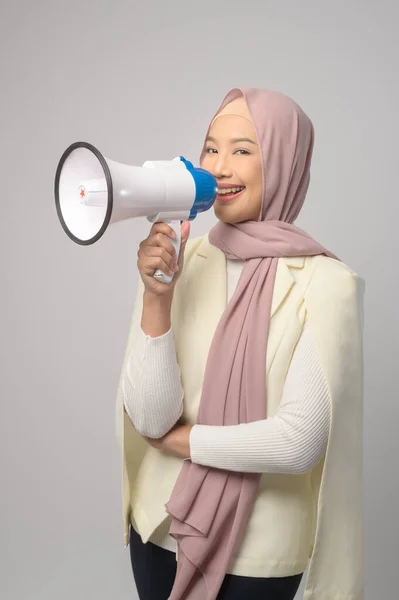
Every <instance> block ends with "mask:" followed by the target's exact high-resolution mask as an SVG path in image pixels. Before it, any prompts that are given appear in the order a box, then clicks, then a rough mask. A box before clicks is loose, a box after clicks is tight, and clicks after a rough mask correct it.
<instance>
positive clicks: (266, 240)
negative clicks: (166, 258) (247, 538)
mask: <svg viewBox="0 0 399 600" xmlns="http://www.w3.org/2000/svg"><path fill="white" fill-rule="evenodd" d="M238 98H242V99H243V100H244V101H245V105H246V106H244V107H243V104H242V101H241V103H240V102H233V101H235V100H236V99H238ZM230 103H231V104H230ZM229 104H230V107H228V105H229ZM225 107H226V108H225ZM223 109H225V110H224V112H223V114H240V115H241V116H245V117H246V118H248V115H249V117H250V119H251V121H252V122H253V125H254V128H255V133H256V137H257V142H258V145H259V148H260V151H261V162H262V185H263V187H262V204H261V210H260V213H259V216H258V220H257V221H244V222H241V223H234V224H230V223H223V222H221V221H219V222H218V223H217V224H216V225H215V226H214V227H212V229H211V230H210V232H209V241H210V243H211V244H212V245H214V246H216V247H217V248H219V249H220V250H222V251H223V252H224V254H225V255H226V257H227V258H231V259H243V260H245V261H246V262H245V264H244V268H243V270H242V273H241V277H240V280H239V282H238V285H237V288H236V290H235V292H234V294H233V296H232V298H231V300H230V302H229V303H228V304H227V306H226V309H225V311H224V313H223V315H222V317H221V319H220V321H219V323H218V326H217V328H216V331H215V333H214V336H213V339H212V343H211V346H210V349H209V354H208V358H207V363H206V368H205V375H204V383H203V388H202V394H201V400H200V406H199V411H198V419H197V422H198V423H199V424H205V425H237V424H239V423H249V422H252V421H259V420H262V419H265V418H266V415H267V410H266V408H267V393H265V390H266V385H265V381H266V350H267V340H268V333H269V321H270V311H271V305H272V296H273V289H274V281H275V276H276V270H277V262H278V259H279V257H288V256H314V255H317V254H325V255H326V256H330V257H332V258H337V257H336V256H335V255H334V254H333V253H331V252H329V251H328V250H327V249H325V248H324V247H323V246H321V245H320V244H319V243H318V242H317V241H315V240H314V239H313V238H312V237H311V236H310V235H308V234H307V233H306V232H304V231H302V230H301V229H299V228H298V227H296V226H295V225H293V221H294V220H295V219H296V217H297V216H298V214H299V212H300V210H301V208H302V205H303V203H304V200H305V196H306V192H307V190H308V187H309V182H310V163H311V158H312V152H313V144H314V129H313V125H312V122H311V121H310V119H309V118H308V116H307V115H306V114H305V113H304V112H303V110H302V109H301V108H300V107H299V106H298V105H297V104H296V103H295V102H294V101H293V100H291V99H290V98H288V97H287V96H285V95H284V94H282V93H279V92H274V91H268V90H261V89H257V88H244V89H241V88H234V89H232V90H231V91H230V92H229V93H228V94H227V95H226V96H225V98H224V100H223V102H222V104H221V106H220V108H219V109H218V111H217V112H216V115H215V117H214V119H215V118H217V117H218V116H221V115H222V112H221V111H222V110H223ZM246 110H247V111H248V112H247V113H246V112H245V111H246ZM229 111H231V112H229ZM212 123H213V121H212V122H211V125H212ZM211 125H210V126H209V128H208V131H207V134H206V137H207V136H208V134H209V130H210V127H211ZM206 137H205V140H206ZM204 146H205V143H204ZM203 156H204V147H203V149H202V153H201V158H202V157H203ZM266 392H267V390H266ZM260 478H261V473H242V472H235V471H234V472H233V471H227V470H222V469H214V468H211V467H207V466H204V465H198V464H195V463H192V462H191V460H185V461H183V465H182V469H181V471H180V473H179V476H178V477H177V480H176V483H175V486H174V488H173V491H172V494H171V497H170V499H169V501H168V503H167V504H166V505H165V506H166V510H167V512H168V513H169V514H171V515H172V522H171V526H170V530H169V533H170V535H171V536H172V537H173V538H174V539H175V540H176V542H177V544H178V561H177V571H176V577H175V581H174V585H173V589H172V592H171V595H170V596H169V600H215V599H216V598H217V595H218V591H219V590H220V587H221V584H222V582H223V579H224V577H225V574H226V571H227V569H228V567H229V564H230V559H231V557H232V555H233V553H234V552H235V550H236V549H237V548H238V547H239V544H240V542H241V540H242V538H243V535H244V533H245V528H246V525H247V523H248V519H249V517H250V514H251V509H252V507H253V503H254V501H255V498H256V494H257V490H258V486H259V482H260ZM266 535H267V532H266Z"/></svg>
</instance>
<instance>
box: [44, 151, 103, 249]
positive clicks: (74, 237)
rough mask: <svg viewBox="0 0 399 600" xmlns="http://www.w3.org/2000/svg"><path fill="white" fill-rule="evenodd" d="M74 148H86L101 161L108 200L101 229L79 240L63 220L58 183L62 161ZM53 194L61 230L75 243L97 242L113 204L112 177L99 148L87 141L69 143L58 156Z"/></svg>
mask: <svg viewBox="0 0 399 600" xmlns="http://www.w3.org/2000/svg"><path fill="white" fill-rule="evenodd" d="M76 148H87V150H90V151H91V152H93V154H95V155H96V157H97V158H98V160H99V161H100V163H101V166H102V168H103V171H104V175H105V179H106V181H107V189H108V202H107V212H106V215H105V218H104V223H103V224H102V226H101V229H100V230H99V231H98V233H96V235H95V236H93V237H92V238H90V239H89V240H81V239H80V238H78V237H76V235H73V233H72V232H71V231H70V229H69V228H68V226H67V224H66V223H65V221H64V217H63V216H62V212H61V207H60V195H59V183H60V177H61V171H62V167H63V165H64V162H65V161H66V159H67V158H68V156H69V155H70V154H71V152H73V151H74V150H76ZM54 195H55V206H56V209H57V215H58V218H59V220H60V223H61V225H62V228H63V230H64V231H65V233H66V234H67V235H68V236H69V237H70V238H71V240H73V241H74V242H76V243H77V244H80V245H81V246H89V245H90V244H94V243H95V242H97V241H98V240H99V239H100V237H102V236H103V235H104V233H105V230H106V229H107V227H108V225H109V222H110V220H111V215H112V206H113V200H112V198H113V192H112V177H111V173H110V170H109V167H108V165H107V161H106V160H105V158H104V157H103V155H102V154H101V152H100V151H99V150H97V148H96V147H95V146H93V145H92V144H89V143H88V142H75V143H74V144H71V145H70V146H69V147H68V148H67V149H66V150H65V152H64V153H63V155H62V156H61V158H60V161H59V163H58V167H57V171H56V174H55V183H54Z"/></svg>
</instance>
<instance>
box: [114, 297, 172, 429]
mask: <svg viewBox="0 0 399 600" xmlns="http://www.w3.org/2000/svg"><path fill="white" fill-rule="evenodd" d="M170 309H171V298H170V299H168V298H166V299H165V297H162V296H161V297H159V298H153V297H148V296H147V297H146V294H144V296H143V314H142V320H141V327H140V329H139V331H138V334H137V337H136V340H135V343H134V345H133V348H132V350H131V352H130V355H129V357H128V360H127V364H126V369H125V372H124V375H123V378H122V388H123V396H124V406H125V410H126V412H127V414H128V415H129V417H130V420H131V421H132V423H133V426H134V428H135V429H136V430H137V431H138V432H139V433H140V434H141V435H143V436H148V437H151V438H160V437H162V436H163V435H165V434H166V433H167V432H168V431H169V430H170V429H171V428H172V427H173V425H175V423H176V422H177V421H178V419H179V418H180V416H181V414H182V412H183V396H184V391H183V387H182V385H181V381H180V367H179V365H178V362H177V359H176V351H175V344H174V339H173V332H172V328H171V319H170Z"/></svg>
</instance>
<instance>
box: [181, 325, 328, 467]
mask: <svg viewBox="0 0 399 600" xmlns="http://www.w3.org/2000/svg"><path fill="white" fill-rule="evenodd" d="M329 427H330V395H329V390H328V387H327V383H326V380H325V378H324V375H323V372H322V370H321V365H320V363H319V361H318V357H317V353H316V348H315V345H314V343H313V338H312V335H311V331H310V329H309V327H306V328H305V331H304V333H303V334H302V336H301V339H300V341H299V343H298V345H297V348H296V351H295V353H294V357H293V359H292V362H291V365H290V368H289V372H288V374H287V378H286V382H285V386H284V392H283V397H282V400H281V403H280V407H279V410H278V412H277V414H276V415H274V416H272V417H270V418H268V419H264V420H261V421H253V422H251V423H241V424H238V425H228V426H219V425H198V424H196V425H194V427H193V428H192V429H191V431H190V440H189V441H190V453H191V460H192V462H194V463H198V464H202V465H205V466H209V467H214V468H218V469H226V470H230V471H241V472H247V473H251V472H252V473H267V472H268V473H286V474H300V473H304V472H306V471H309V470H311V469H312V467H313V466H314V465H315V464H316V463H317V462H318V461H319V460H320V458H321V456H322V454H323V452H324V450H325V447H326V443H327V439H328V432H329Z"/></svg>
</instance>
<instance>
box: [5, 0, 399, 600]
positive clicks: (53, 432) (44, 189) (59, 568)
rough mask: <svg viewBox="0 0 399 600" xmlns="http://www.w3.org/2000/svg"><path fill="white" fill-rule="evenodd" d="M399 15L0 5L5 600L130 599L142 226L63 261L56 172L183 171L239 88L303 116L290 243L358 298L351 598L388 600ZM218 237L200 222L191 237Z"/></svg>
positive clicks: (77, 1)
mask: <svg viewBox="0 0 399 600" xmlns="http://www.w3.org/2000/svg"><path fill="white" fill-rule="evenodd" d="M398 17H399V11H398V7H397V4H396V2H394V0H391V1H389V0H379V1H378V2H377V0H373V1H370V0H368V1H366V2H364V1H363V2H361V1H360V0H358V1H357V2H355V1H348V0H346V1H343V0H336V1H335V2H323V1H320V0H307V1H306V0H305V1H303V0H302V1H301V2H296V1H290V2H278V1H273V2H270V1H260V0H258V1H251V0H246V1H245V2H243V1H242V0H239V1H236V0H226V1H220V2H215V1H214V0H213V1H212V2H210V1H209V0H203V1H202V2H197V3H189V2H187V1H185V2H183V1H182V0H178V1H175V2H173V1H172V2H160V1H159V2H157V1H155V0H153V1H152V2H151V1H148V2H145V3H144V2H138V1H136V2H133V1H131V2H128V1H127V0H126V1H123V0H119V1H111V0H107V1H104V0H102V1H94V0H91V1H84V0H69V2H60V1H54V0H53V1H50V0H47V1H44V0H43V1H38V2H28V1H27V0H24V1H18V0H17V1H16V2H13V3H10V2H5V0H2V4H1V14H0V47H1V53H0V65H1V78H0V90H1V95H0V102H1V111H0V133H1V146H0V169H1V183H2V198H1V205H0V206H1V209H0V210H1V217H0V227H1V297H0V302H1V317H2V325H1V363H0V364H1V415H0V444H1V447H0V461H1V463H0V472H1V495H0V501H1V510H0V540H1V541H0V597H1V598H4V600H50V599H51V600H54V599H57V600H64V599H65V600H66V599H69V598H74V599H76V600H86V599H90V598H96V599H97V600H109V598H116V599H120V600H124V599H127V598H132V599H134V598H136V597H137V595H136V590H135V585H134V580H133V576H132V573H131V567H130V561H129V551H128V549H125V548H124V546H123V531H122V514H121V490H120V488H121V484H120V482H121V474H120V456H119V452H118V448H117V444H116V439H115V418H114V415H115V395H116V390H117V384H118V379H119V374H120V369H121V364H122V360H123V355H124V351H125V344H126V340H127V333H128V328H129V324H130V318H131V312H132V308H133V301H134V297H135V290H136V286H137V280H138V276H139V275H138V271H137V265H136V260H137V249H138V244H139V242H140V241H141V240H142V239H144V238H145V237H147V235H148V232H149V230H150V227H151V224H150V223H149V222H148V220H147V219H145V218H140V219H136V220H130V221H125V222H124V223H121V224H116V225H113V226H112V227H110V228H109V229H108V230H107V231H106V233H105V235H104V236H103V237H102V238H101V240H100V241H99V242H97V243H96V244H94V245H92V246H89V247H82V246H79V245H77V244H75V243H74V242H72V241H71V240H70V239H69V238H68V237H67V235H66V234H65V233H64V231H63V230H62V228H61V225H60V223H59V221H58V218H57V215H56V211H55V203H54V193H53V185H54V175H55V170H56V166H57V163H58V160H59V158H60V156H61V154H62V152H63V151H64V150H65V148H66V147H67V146H69V144H71V143H72V142H75V141H78V140H83V141H88V142H91V143H92V144H94V145H95V146H97V147H98V148H99V149H100V151H102V152H103V154H104V155H105V156H107V157H108V158H111V159H113V160H116V161H118V162H124V163H128V164H132V165H141V164H142V163H143V162H144V161H145V160H159V159H171V158H173V157H175V156H177V155H180V154H183V155H184V156H186V157H187V158H188V159H190V160H192V161H193V162H194V164H195V165H198V159H199V153H200V150H201V145H202V142H203V138H204V134H205V131H206V128H207V125H208V123H209V120H210V118H211V117H212V116H213V114H214V112H215V110H216V109H217V108H218V106H219V104H220V102H221V100H222V98H223V96H224V95H225V93H226V92H227V91H228V90H229V89H230V88H232V87H263V88H269V89H274V90H278V91H281V92H284V93H286V94H288V95H289V96H291V97H292V98H293V99H295V100H296V101H297V102H298V103H299V104H300V105H301V106H302V107H303V109H304V110H305V112H307V113H308V115H309V116H310V117H311V119H312V120H313V123H314V126H315V131H316V143H315V150H314V159H313V165H312V179H311V185H310V188H309V192H308V196H307V200H306V202H305V205H304V209H303V212H302V214H301V216H300V218H299V219H298V221H297V224H298V225H299V226H300V227H302V228H303V229H306V230H307V231H308V232H309V233H310V234H311V235H313V236H314V237H315V238H316V239H317V240H319V241H320V242H321V243H322V244H324V245H325V246H326V247H327V248H329V249H331V250H332V251H333V252H335V253H336V254H337V255H338V256H339V257H340V258H341V259H342V260H343V261H344V262H345V263H346V264H348V265H349V266H350V267H351V268H352V269H353V270H354V271H356V272H357V273H359V274H360V275H362V277H364V278H365V280H366V296H365V342H364V343H365V399H364V405H365V410H364V419H365V430H364V431H365V448H364V452H365V508H366V539H367V554H366V556H367V562H366V577H367V581H366V590H367V598H370V599H373V598H377V597H381V598H396V597H397V589H398V581H397V567H398V555H399V542H398V540H399V519H398V518H397V497H398V492H399V489H398V467H397V464H398V452H397V431H398V419H399V408H398V395H397V385H395V383H396V380H395V376H396V374H397V368H396V369H395V368H394V365H395V362H396V360H397V356H398V355H399V343H398V338H399V332H398V312H397V311H398V291H399V290H398V287H397V286H398V274H397V273H398V266H397V262H398V258H397V252H398V242H397V223H398V216H399V208H398V206H399V202H398V191H397V173H398V144H397V141H398V138H399V120H398V106H399V88H398V76H397V75H398V72H399V61H398V56H399V49H398V47H397V22H398ZM215 223H216V217H215V215H214V212H213V210H212V209H211V210H210V211H209V212H208V213H206V214H200V215H199V216H198V217H197V219H196V220H195V221H194V222H192V233H191V235H192V236H198V235H202V234H203V233H206V232H207V231H208V230H209V229H210V228H211V227H212V226H213V225H214V224H215ZM395 366H396V365H395ZM395 506H396V508H395ZM266 535H267V531H265V536H266ZM302 590H303V585H301V588H300V590H299V592H298V595H297V598H302V593H301V592H302Z"/></svg>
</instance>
